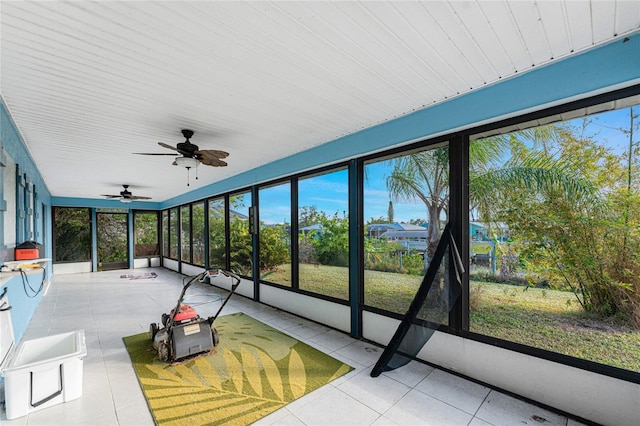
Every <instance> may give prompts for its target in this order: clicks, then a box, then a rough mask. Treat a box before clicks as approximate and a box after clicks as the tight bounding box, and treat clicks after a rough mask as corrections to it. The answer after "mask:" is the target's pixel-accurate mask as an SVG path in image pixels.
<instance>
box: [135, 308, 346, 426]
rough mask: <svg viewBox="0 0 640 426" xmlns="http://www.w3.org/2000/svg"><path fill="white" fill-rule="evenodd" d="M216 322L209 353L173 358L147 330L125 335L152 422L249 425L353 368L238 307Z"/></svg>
mask: <svg viewBox="0 0 640 426" xmlns="http://www.w3.org/2000/svg"><path fill="white" fill-rule="evenodd" d="M215 326H216V329H217V330H218V333H219V335H220V344H219V345H218V346H217V347H216V348H215V350H214V351H213V352H212V353H210V354H209V355H207V356H201V357H197V358H194V359H191V360H188V361H185V362H183V363H177V364H174V365H171V364H168V363H165V362H161V361H160V360H159V359H158V356H157V352H156V351H155V350H154V349H153V347H152V344H151V338H150V337H149V334H148V333H142V334H137V335H135V336H129V337H125V338H124V339H123V340H124V343H125V346H126V347H127V351H128V352H129V356H130V357H131V362H132V363H133V367H134V369H135V371H136V374H137V375H138V380H139V381H140V385H141V387H142V390H143V392H144V395H145V397H146V398H147V403H148V404H149V407H150V409H151V413H152V414H153V418H154V419H155V421H156V423H157V424H159V425H172V424H175V425H181V426H185V425H188V426H195V425H245V424H249V423H252V422H254V421H256V420H258V419H260V418H262V417H263V416H265V415H267V414H269V413H272V412H274V411H276V410H277V409H279V408H281V407H283V406H285V405H286V404H288V403H289V402H291V401H293V400H295V399H297V398H300V397H301V396H303V395H305V394H307V393H309V392H311V391H313V390H315V389H317V388H319V387H321V386H323V385H325V384H327V383H329V382H330V381H332V380H334V379H336V378H338V377H340V376H342V375H344V374H346V373H348V372H349V371H351V370H352V369H353V368H352V367H350V366H348V365H347V364H344V363H342V362H340V361H338V360H336V359H334V358H332V357H330V356H329V355H327V354H325V353H322V352H320V351H319V350H317V349H314V348H312V347H311V346H309V345H307V344H305V343H302V342H300V341H298V340H296V339H294V338H292V337H290V336H288V335H286V334H284V333H282V332H280V331H278V330H276V329H274V328H271V327H269V326H268V325H266V324H263V323H261V322H260V321H257V320H255V319H253V318H251V317H250V316H248V315H245V314H243V313H236V314H231V315H225V316H223V317H219V318H218V319H216V322H215Z"/></svg>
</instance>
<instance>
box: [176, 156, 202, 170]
mask: <svg viewBox="0 0 640 426" xmlns="http://www.w3.org/2000/svg"><path fill="white" fill-rule="evenodd" d="M199 164H200V162H199V161H198V160H196V159H195V158H193V157H176V165H178V166H180V167H184V168H186V169H191V168H196V167H198V165H199Z"/></svg>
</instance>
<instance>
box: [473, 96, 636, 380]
mask: <svg viewBox="0 0 640 426" xmlns="http://www.w3.org/2000/svg"><path fill="white" fill-rule="evenodd" d="M612 105H614V104H613V103H611V104H607V105H602V106H597V107H591V108H589V111H603V110H606V112H600V113H597V114H592V115H587V111H586V110H580V111H575V112H572V113H570V114H568V116H571V117H579V118H575V119H571V120H564V121H563V120H562V119H561V117H550V120H545V121H546V122H548V121H552V123H551V124H547V125H544V126H538V127H532V128H524V126H523V128H522V129H519V130H517V131H510V132H505V133H499V132H498V133H497V134H495V135H493V136H490V137H487V136H486V135H481V137H480V138H478V139H477V140H474V141H473V142H471V145H470V155H469V163H470V180H469V193H470V198H471V200H470V211H469V221H470V237H471V238H470V239H471V241H470V245H469V249H470V253H469V255H470V258H471V261H472V264H471V267H470V283H469V302H470V303H469V304H470V307H469V309H470V313H469V317H470V330H471V331H473V332H476V333H481V334H484V335H488V336H492V337H497V338H500V339H504V340H508V341H513V342H517V343H521V344H524V345H528V346H532V347H536V348H541V349H545V350H549V351H553V352H558V353H561V354H565V355H569V356H573V357H578V358H582V359H586V360H590V361H595V362H599V363H603V364H608V365H612V366H615V367H619V368H623V369H628V370H632V371H635V372H640V357H638V355H637V351H636V350H635V349H633V348H637V347H638V343H639V342H640V296H639V295H640V257H638V256H637V253H639V252H640V158H639V154H640V152H639V150H638V139H637V137H635V136H633V135H638V134H640V119H639V118H638V112H640V104H639V99H638V98H637V97H636V98H635V99H624V100H619V101H617V102H616V103H615V105H626V106H625V107H624V108H620V109H617V110H609V109H610V108H611V106H612ZM554 118H555V119H556V120H555V121H554V120H553V119H554ZM487 153H493V156H492V157H489V156H488V155H487ZM488 158H491V159H492V160H493V161H487V159H488ZM612 348H615V350H613V352H615V356H613V355H612V353H613V352H612Z"/></svg>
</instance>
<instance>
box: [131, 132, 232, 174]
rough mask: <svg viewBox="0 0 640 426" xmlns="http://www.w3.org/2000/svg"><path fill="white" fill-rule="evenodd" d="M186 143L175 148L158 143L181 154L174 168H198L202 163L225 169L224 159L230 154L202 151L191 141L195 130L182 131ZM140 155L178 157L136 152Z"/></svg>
mask: <svg viewBox="0 0 640 426" xmlns="http://www.w3.org/2000/svg"><path fill="white" fill-rule="evenodd" d="M182 135H183V136H184V138H185V141H184V142H181V143H178V144H177V145H176V146H175V147H173V146H171V145H169V144H166V143H164V142H158V145H160V146H162V147H164V148H168V149H171V150H173V151H176V152H177V153H178V154H180V156H179V157H176V160H175V161H174V162H173V165H174V166H182V167H185V168H191V167H198V165H199V164H200V163H202V164H204V165H206V166H213V167H224V166H226V165H227V163H226V162H225V161H222V158H227V157H228V156H229V153H228V152H225V151H220V150H217V149H200V148H199V147H198V145H196V144H193V143H191V141H190V140H189V139H191V137H192V136H193V130H188V129H182ZM134 154H138V155H174V156H175V155H176V154H175V153H170V152H167V153H164V152H162V153H156V152H134Z"/></svg>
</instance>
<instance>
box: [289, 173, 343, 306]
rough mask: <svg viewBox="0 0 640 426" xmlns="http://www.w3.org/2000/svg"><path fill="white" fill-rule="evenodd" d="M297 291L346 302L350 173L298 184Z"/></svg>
mask: <svg viewBox="0 0 640 426" xmlns="http://www.w3.org/2000/svg"><path fill="white" fill-rule="evenodd" d="M298 270H299V274H298V275H299V288H300V289H302V290H306V291H310V292H313V293H318V294H322V295H325V296H330V297H335V298H338V299H344V300H348V299H349V173H348V170H347V169H340V170H335V171H331V172H326V173H322V174H317V175H313V176H309V177H305V178H303V179H300V180H299V181H298Z"/></svg>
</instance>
